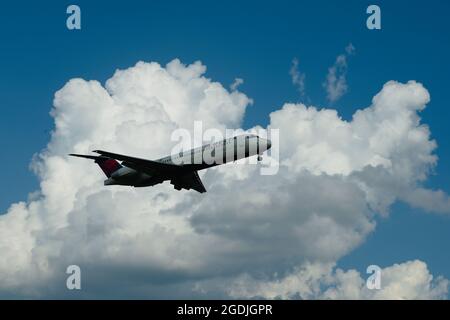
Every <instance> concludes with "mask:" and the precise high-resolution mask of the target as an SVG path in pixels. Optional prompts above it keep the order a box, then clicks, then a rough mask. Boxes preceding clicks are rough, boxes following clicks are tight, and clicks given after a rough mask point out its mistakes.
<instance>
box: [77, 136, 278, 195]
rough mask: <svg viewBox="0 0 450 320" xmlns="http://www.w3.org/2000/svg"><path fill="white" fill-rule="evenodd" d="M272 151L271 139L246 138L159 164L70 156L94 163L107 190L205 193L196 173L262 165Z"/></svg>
mask: <svg viewBox="0 0 450 320" xmlns="http://www.w3.org/2000/svg"><path fill="white" fill-rule="evenodd" d="M271 147H272V142H271V141H270V140H269V139H263V138H260V137H259V136H257V135H254V134H243V135H239V136H235V137H232V138H228V139H224V140H221V141H218V142H215V143H210V144H206V145H203V146H201V147H198V148H194V149H191V150H188V151H185V152H180V153H178V154H172V155H170V156H167V157H164V158H160V159H157V160H147V159H141V158H135V157H131V156H127V155H123V154H118V153H113V152H108V151H103V150H94V151H92V152H95V153H98V154H99V156H97V155H84V154H75V153H71V154H69V155H70V156H74V157H80V158H87V159H92V160H94V162H95V163H97V164H98V165H99V166H100V168H101V169H102V170H103V172H104V173H105V175H106V177H107V179H106V180H105V181H104V185H105V186H110V185H122V186H133V187H150V186H154V185H156V184H159V183H163V182H164V181H167V180H170V183H171V184H172V185H173V186H174V188H175V189H176V190H181V189H186V190H190V189H193V190H195V191H198V192H200V193H203V192H206V189H205V187H204V185H203V183H202V181H201V180H200V177H199V176H198V173H197V171H199V170H203V169H207V168H210V167H214V166H217V165H221V164H224V163H227V162H231V161H236V160H239V159H243V158H247V157H251V156H254V155H258V158H257V159H258V161H261V160H262V153H263V152H264V151H266V150H269V149H270V148H271ZM119 161H121V163H120V162H119Z"/></svg>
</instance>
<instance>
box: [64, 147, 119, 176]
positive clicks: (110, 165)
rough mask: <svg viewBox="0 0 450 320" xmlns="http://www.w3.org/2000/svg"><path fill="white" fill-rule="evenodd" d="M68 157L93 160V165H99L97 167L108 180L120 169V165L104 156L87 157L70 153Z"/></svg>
mask: <svg viewBox="0 0 450 320" xmlns="http://www.w3.org/2000/svg"><path fill="white" fill-rule="evenodd" d="M69 155H70V156H74V157H80V158H87V159H92V160H95V163H97V164H98V165H99V167H100V168H101V169H102V170H103V172H104V173H105V175H106V176H107V177H108V178H109V177H111V175H112V174H113V173H114V172H116V171H117V170H119V169H120V168H122V165H121V164H120V163H119V162H118V161H117V160H115V159H112V158H108V157H105V156H89V155H84V154H75V153H71V154H69Z"/></svg>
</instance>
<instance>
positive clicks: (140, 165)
mask: <svg viewBox="0 0 450 320" xmlns="http://www.w3.org/2000/svg"><path fill="white" fill-rule="evenodd" d="M93 152H95V153H98V154H101V155H102V156H106V157H109V158H113V159H116V160H120V161H123V163H122V164H123V165H124V166H127V167H129V168H132V169H135V170H139V171H143V172H145V173H148V174H150V175H155V174H157V175H166V174H167V175H171V174H176V173H178V172H180V171H181V170H182V168H183V167H182V166H180V165H176V164H170V163H162V162H158V161H152V160H147V159H141V158H135V157H130V156H126V155H123V154H118V153H112V152H108V151H103V150H94V151H93Z"/></svg>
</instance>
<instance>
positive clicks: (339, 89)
mask: <svg viewBox="0 0 450 320" xmlns="http://www.w3.org/2000/svg"><path fill="white" fill-rule="evenodd" d="M354 52H355V47H354V46H353V45H352V44H351V43H350V44H349V45H347V47H345V53H343V54H340V55H338V56H337V58H336V61H335V63H334V65H333V66H331V67H330V68H329V69H328V74H327V78H326V80H325V82H324V83H323V87H324V88H325V90H326V92H327V99H328V101H329V102H330V103H333V102H336V101H337V100H339V99H340V98H341V97H342V96H343V95H344V94H345V93H346V92H347V90H348V85H347V78H346V77H347V68H348V64H347V59H348V57H349V56H350V55H352V54H354Z"/></svg>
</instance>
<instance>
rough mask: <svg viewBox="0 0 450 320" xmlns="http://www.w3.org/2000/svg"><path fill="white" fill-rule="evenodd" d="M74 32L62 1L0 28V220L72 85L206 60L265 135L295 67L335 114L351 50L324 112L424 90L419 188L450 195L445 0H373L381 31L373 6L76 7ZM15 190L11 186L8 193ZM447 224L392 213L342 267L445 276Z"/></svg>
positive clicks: (20, 194)
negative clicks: (415, 267)
mask: <svg viewBox="0 0 450 320" xmlns="http://www.w3.org/2000/svg"><path fill="white" fill-rule="evenodd" d="M76 3H77V4H78V5H79V6H80V7H81V10H82V30H79V31H69V30H67V29H66V27H65V21H66V17H67V15H66V13H65V11H66V8H67V6H68V5H69V4H71V3H69V2H64V1H60V2H58V3H56V2H50V1H39V2H35V1H33V2H31V1H30V3H28V4H26V5H24V4H23V3H11V2H9V3H7V4H3V6H2V17H1V19H0V38H1V39H2V41H1V42H0V49H1V50H0V52H1V53H0V55H1V59H0V70H1V73H2V76H1V77H0V87H1V88H2V89H1V90H0V101H1V103H2V107H3V113H2V117H0V133H1V134H0V140H1V146H2V150H3V151H2V160H3V168H4V170H3V176H2V178H3V179H2V180H3V182H4V184H3V187H2V192H1V194H0V212H5V210H6V209H7V208H8V206H9V204H11V203H13V202H17V201H20V200H24V199H26V197H27V194H28V193H29V192H31V191H33V190H36V189H37V188H38V180H37V178H36V177H35V176H34V175H33V173H31V172H30V170H29V169H28V165H29V163H30V161H31V158H32V156H33V154H34V153H36V152H38V151H40V150H41V149H42V148H44V147H45V145H46V143H47V142H48V140H49V133H50V131H51V130H52V128H53V122H52V119H51V117H50V115H49V111H50V108H51V106H52V99H53V94H54V92H55V91H57V90H58V89H60V88H61V87H62V86H63V85H64V84H65V83H66V82H67V80H69V79H71V78H74V77H82V78H84V79H97V80H100V81H105V80H106V79H108V78H109V77H111V75H112V74H113V72H114V71H115V69H117V68H126V67H129V66H132V65H134V64H135V63H136V62H137V61H139V60H144V61H158V62H160V63H161V64H165V63H167V62H169V61H171V60H172V59H174V58H180V60H181V61H182V62H184V63H191V62H193V61H196V60H201V61H202V62H203V63H204V64H205V65H206V66H207V67H208V71H207V73H206V75H207V77H210V78H212V79H213V80H216V81H219V82H221V83H222V84H224V85H227V84H231V83H232V82H233V79H234V78H235V77H240V78H243V79H244V81H245V83H244V84H243V85H242V86H241V87H240V90H241V91H242V92H244V93H245V94H247V95H248V96H249V97H251V98H252V99H253V100H254V104H253V105H252V106H251V107H249V108H248V110H247V113H246V116H245V122H244V127H251V126H253V125H255V124H261V125H266V124H267V122H268V115H269V113H270V112H271V111H274V110H277V109H279V108H280V107H281V106H282V104H283V103H285V102H298V101H301V97H300V96H299V94H298V92H297V90H296V88H295V87H294V86H293V85H292V83H291V78H290V76H289V68H290V66H291V61H292V59H293V58H294V57H296V58H298V59H299V68H300V70H301V72H303V73H305V74H306V94H307V96H308V97H309V98H310V101H311V104H313V105H316V106H321V107H329V104H328V103H327V100H326V93H325V91H324V89H323V87H322V83H323V81H324V80H325V77H326V73H327V70H328V68H329V67H330V66H331V65H332V64H333V63H334V61H335V59H336V56H337V55H338V54H341V53H343V52H344V48H345V46H347V45H348V44H349V43H352V44H353V45H354V47H355V48H356V51H355V54H354V55H352V56H351V57H349V66H348V74H347V82H348V86H349V91H348V92H347V94H346V95H344V96H343V97H342V98H341V99H340V100H339V101H337V102H335V103H334V104H333V105H332V106H331V107H333V108H336V109H337V110H338V111H339V113H340V114H341V116H342V117H343V118H344V119H350V118H351V115H352V114H353V112H354V111H355V110H356V109H359V108H362V107H366V106H368V105H370V102H371V98H372V97H373V96H374V95H375V94H376V93H377V92H378V91H379V90H380V89H381V87H382V85H383V84H384V83H385V82H387V81H388V80H398V81H402V82H405V81H407V80H417V81H419V82H421V83H423V84H424V86H425V87H426V88H427V89H428V90H429V92H430V94H431V103H430V104H429V105H428V107H427V109H425V111H424V112H422V114H421V116H422V119H423V120H422V121H423V122H424V123H426V124H428V125H429V126H430V128H431V132H432V137H433V138H434V139H435V140H436V141H437V143H438V149H437V151H436V153H437V155H438V157H439V162H438V165H437V167H436V169H435V174H434V175H432V176H431V177H430V178H429V179H428V181H427V182H426V186H427V187H430V188H433V189H442V190H444V191H446V192H447V193H449V192H450V182H449V177H450V168H449V167H448V165H447V164H448V163H449V161H450V141H449V140H448V139H447V138H448V136H449V131H450V129H449V126H448V125H447V124H448V120H449V119H450V117H449V116H450V111H449V108H448V102H447V101H448V97H447V95H448V84H447V79H448V75H449V74H450V63H449V62H448V57H449V56H450V42H449V41H448V39H450V28H449V26H448V22H447V19H448V12H449V11H450V3H449V2H447V1H376V3H377V4H378V5H380V7H381V10H382V30H379V31H370V30H368V29H367V28H366V27H365V21H366V18H367V15H366V13H365V10H366V8H367V6H368V5H369V4H371V3H372V1H342V2H339V3H338V2H337V1H276V2H274V1H246V2H245V3H243V2H237V1H235V2H232V3H229V2H221V3H216V2H211V1H179V2H177V1H171V2H169V1H136V2H135V1H127V2H122V1H121V2H119V1H117V2H109V1H95V2H94V1H77V2H76ZM8 181H12V182H11V183H6V182H8ZM449 242H450V219H449V218H448V217H447V216H439V215H434V214H433V215H432V214H427V213H425V212H423V211H420V210H413V209H411V208H410V207H408V206H406V205H403V204H397V205H395V206H394V207H392V212H391V215H390V217H389V218H387V219H383V218H380V219H378V226H377V230H376V232H374V233H373V234H372V235H371V236H370V237H369V239H368V240H367V242H366V243H364V244H363V245H362V246H360V247H358V248H357V249H356V250H355V251H354V252H353V253H352V254H350V255H348V256H346V257H345V258H343V259H342V260H341V261H340V263H339V266H342V267H343V268H357V269H358V270H360V271H361V272H364V271H365V268H366V267H367V266H368V265H369V264H373V263H375V264H378V265H380V266H386V265H391V264H392V263H396V262H401V261H404V260H410V259H415V258H419V259H422V260H424V261H426V262H427V264H428V266H429V268H430V269H431V271H432V273H433V274H442V275H444V276H446V277H447V278H450V255H449V254H448V253H447V252H446V244H447V243H449Z"/></svg>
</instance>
